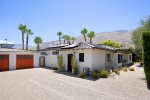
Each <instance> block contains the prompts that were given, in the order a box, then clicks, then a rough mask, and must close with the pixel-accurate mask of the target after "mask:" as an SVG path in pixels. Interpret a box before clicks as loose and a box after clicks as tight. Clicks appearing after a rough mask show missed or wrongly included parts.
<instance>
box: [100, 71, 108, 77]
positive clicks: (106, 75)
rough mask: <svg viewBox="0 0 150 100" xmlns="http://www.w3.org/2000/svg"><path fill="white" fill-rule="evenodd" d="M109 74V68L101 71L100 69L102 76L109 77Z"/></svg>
mask: <svg viewBox="0 0 150 100" xmlns="http://www.w3.org/2000/svg"><path fill="white" fill-rule="evenodd" d="M108 75H109V72H108V71H107V70H101V71H99V76H100V77H101V78H107V77H108Z"/></svg>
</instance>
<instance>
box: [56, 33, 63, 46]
mask: <svg viewBox="0 0 150 100" xmlns="http://www.w3.org/2000/svg"><path fill="white" fill-rule="evenodd" d="M62 34H63V33H62V32H57V36H58V37H59V44H60V45H61V36H62Z"/></svg>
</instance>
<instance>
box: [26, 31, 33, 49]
mask: <svg viewBox="0 0 150 100" xmlns="http://www.w3.org/2000/svg"><path fill="white" fill-rule="evenodd" d="M32 34H33V33H32V31H31V29H26V35H27V36H26V50H28V42H29V35H32Z"/></svg>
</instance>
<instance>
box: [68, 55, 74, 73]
mask: <svg viewBox="0 0 150 100" xmlns="http://www.w3.org/2000/svg"><path fill="white" fill-rule="evenodd" d="M72 58H73V54H68V72H72V64H71V60H72Z"/></svg>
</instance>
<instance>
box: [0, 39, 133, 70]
mask: <svg viewBox="0 0 150 100" xmlns="http://www.w3.org/2000/svg"><path fill="white" fill-rule="evenodd" d="M58 55H62V56H63V63H64V65H65V70H66V71H70V72H71V71H72V65H71V59H72V57H73V56H75V58H76V61H77V63H78V68H79V71H83V69H84V68H89V69H90V71H92V70H95V69H114V68H117V67H122V66H124V65H130V64H131V63H132V53H131V52H130V51H129V50H128V49H126V50H125V49H116V48H112V47H109V46H105V45H101V44H89V43H86V42H81V43H75V44H71V45H68V44H66V45H57V46H48V47H44V48H41V50H40V51H30V50H19V49H8V48H0V71H7V70H15V69H25V68H36V67H46V68H50V67H51V68H54V67H58V63H57V56H58Z"/></svg>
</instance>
